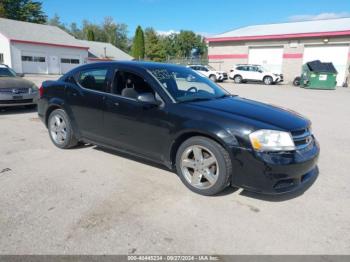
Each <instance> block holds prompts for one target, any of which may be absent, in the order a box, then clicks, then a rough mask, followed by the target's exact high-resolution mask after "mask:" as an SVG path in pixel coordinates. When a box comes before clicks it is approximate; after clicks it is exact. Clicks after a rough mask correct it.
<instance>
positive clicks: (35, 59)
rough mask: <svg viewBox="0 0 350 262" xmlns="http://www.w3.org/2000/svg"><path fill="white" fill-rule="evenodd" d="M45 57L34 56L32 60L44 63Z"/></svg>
mask: <svg viewBox="0 0 350 262" xmlns="http://www.w3.org/2000/svg"><path fill="white" fill-rule="evenodd" d="M45 61H46V59H45V57H44V56H34V62H39V63H45Z"/></svg>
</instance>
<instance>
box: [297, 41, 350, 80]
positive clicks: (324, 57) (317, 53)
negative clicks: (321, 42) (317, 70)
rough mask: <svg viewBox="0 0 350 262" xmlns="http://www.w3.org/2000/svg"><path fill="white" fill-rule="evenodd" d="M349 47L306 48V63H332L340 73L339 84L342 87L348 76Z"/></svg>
mask: <svg viewBox="0 0 350 262" xmlns="http://www.w3.org/2000/svg"><path fill="white" fill-rule="evenodd" d="M348 53H349V46H348V45H329V46H306V47H305V49H304V59H303V60H304V61H303V62H304V63H306V62H310V61H313V60H320V61H321V62H332V63H333V65H334V66H335V68H336V69H337V71H338V77H337V83H338V86H341V85H342V84H343V83H344V80H345V76H346V63H347V60H348Z"/></svg>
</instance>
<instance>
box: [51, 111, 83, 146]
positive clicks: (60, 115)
mask: <svg viewBox="0 0 350 262" xmlns="http://www.w3.org/2000/svg"><path fill="white" fill-rule="evenodd" d="M48 129H49V134H50V138H51V141H52V142H53V143H54V145H55V146H57V147H58V148H61V149H69V148H72V147H75V146H76V145H77V144H78V140H77V139H76V138H75V136H74V132H73V129H72V125H71V122H70V119H69V117H68V115H67V114H66V112H65V111H64V110H62V109H56V110H54V111H52V113H51V114H50V116H49V120H48Z"/></svg>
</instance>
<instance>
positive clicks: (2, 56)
mask: <svg viewBox="0 0 350 262" xmlns="http://www.w3.org/2000/svg"><path fill="white" fill-rule="evenodd" d="M0 63H1V64H2V63H4V54H2V53H0Z"/></svg>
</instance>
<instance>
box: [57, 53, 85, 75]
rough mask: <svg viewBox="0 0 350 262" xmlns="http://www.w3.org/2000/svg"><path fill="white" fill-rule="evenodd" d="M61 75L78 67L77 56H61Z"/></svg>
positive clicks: (78, 59)
mask: <svg viewBox="0 0 350 262" xmlns="http://www.w3.org/2000/svg"><path fill="white" fill-rule="evenodd" d="M60 62H61V73H62V74H65V73H67V72H68V71H70V70H72V69H73V68H75V67H77V66H79V65H80V57H79V56H69V55H65V56H61V60H60Z"/></svg>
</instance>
